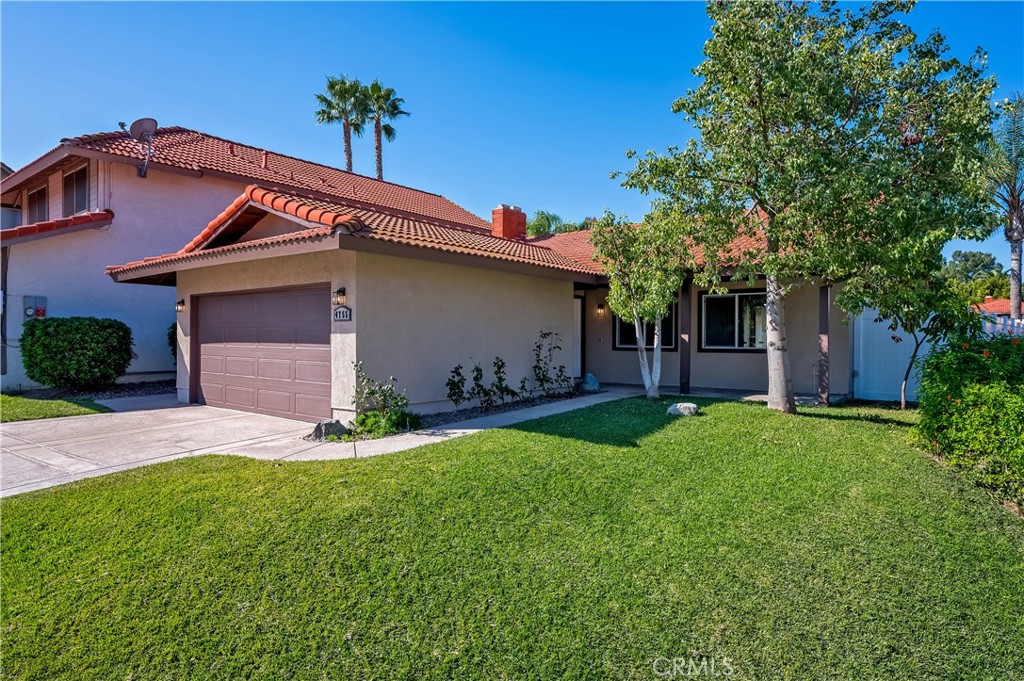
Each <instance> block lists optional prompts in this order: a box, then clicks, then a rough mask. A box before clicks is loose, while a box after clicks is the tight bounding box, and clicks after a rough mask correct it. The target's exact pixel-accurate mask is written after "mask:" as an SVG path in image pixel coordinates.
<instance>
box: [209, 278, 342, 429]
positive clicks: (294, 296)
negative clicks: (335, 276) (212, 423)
mask: <svg viewBox="0 0 1024 681" xmlns="http://www.w3.org/2000/svg"><path fill="white" fill-rule="evenodd" d="M197 304H198V310H197V320H198V325H199V328H198V329H196V337H197V338H198V339H199V343H200V351H199V355H200V367H199V379H200V386H199V393H200V394H199V398H200V400H202V401H205V403H206V404H210V405H212V406H223V407H228V408H234V409H242V410H246V411H258V412H262V413H267V414H273V415H275V416H286V417H290V418H298V419H303V420H310V421H316V420H319V419H321V418H329V417H330V414H331V404H330V402H331V351H330V310H331V306H330V290H329V288H328V287H325V286H324V287H317V288H311V289H303V290H297V291H296V290H292V291H271V292H259V291H257V292H253V293H247V294H241V295H224V296H208V297H205V296H204V297H201V298H199V299H198V303H197Z"/></svg>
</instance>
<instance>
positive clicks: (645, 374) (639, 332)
mask: <svg viewBox="0 0 1024 681" xmlns="http://www.w3.org/2000/svg"><path fill="white" fill-rule="evenodd" d="M633 326H634V327H635V328H636V352H637V355H638V356H639V358H640V377H641V378H642V379H643V381H644V390H645V391H646V392H647V397H651V392H652V391H653V392H654V396H655V397H657V395H658V386H657V385H656V384H652V383H651V368H650V365H648V364H647V348H645V347H644V322H643V320H642V319H640V317H638V316H635V315H634V317H633Z"/></svg>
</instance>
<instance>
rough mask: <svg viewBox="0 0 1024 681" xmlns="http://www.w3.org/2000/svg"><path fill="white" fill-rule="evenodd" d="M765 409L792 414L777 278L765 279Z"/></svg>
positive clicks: (782, 307)
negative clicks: (766, 376)
mask: <svg viewBox="0 0 1024 681" xmlns="http://www.w3.org/2000/svg"><path fill="white" fill-rule="evenodd" d="M767 279H768V306H767V307H768V309H767V313H768V330H767V341H768V408H769V409H775V410H777V411H781V412H784V413H786V414H795V413H796V399H795V398H794V396H793V378H792V374H791V373H790V369H789V346H788V343H787V340H786V311H785V307H786V305H785V293H784V292H783V290H782V286H781V285H780V284H779V280H778V278H777V277H774V276H769V277H768V278H767Z"/></svg>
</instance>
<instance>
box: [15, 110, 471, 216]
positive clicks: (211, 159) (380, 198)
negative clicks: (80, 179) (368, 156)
mask: <svg viewBox="0 0 1024 681" xmlns="http://www.w3.org/2000/svg"><path fill="white" fill-rule="evenodd" d="M62 147H71V148H73V149H82V150H88V151H90V152H99V153H102V154H109V155H112V156H120V157H124V158H128V159H137V160H142V158H143V151H142V148H141V146H140V144H139V143H138V142H136V141H135V140H134V139H132V138H131V137H130V136H129V135H128V133H126V132H105V133H99V134H95V135H83V136H81V137H74V138H71V139H68V140H62V145H61V147H57V148H56V149H54V150H53V151H51V152H49V153H53V152H56V151H59V150H61V149H62ZM44 157H45V155H44ZM44 157H40V159H42V158H44ZM37 160H38V159H37ZM33 163H34V162H33ZM151 163H154V164H162V165H165V166H170V167H174V168H181V169H186V170H192V171H200V172H202V171H205V172H213V173H220V174H223V175H229V176H232V177H236V178H240V179H242V180H245V181H249V182H256V183H259V184H260V185H262V186H266V187H275V188H276V187H284V188H288V189H297V190H302V191H306V192H317V193H319V194H325V195H327V196H328V197H329V198H338V199H341V200H344V201H347V202H350V203H354V204H358V205H362V206H363V207H366V208H374V207H378V206H379V207H383V208H387V209H390V210H395V211H401V212H403V213H408V214H410V215H411V216H416V217H424V218H429V219H432V220H443V221H446V222H450V223H454V224H458V225H462V226H465V227H470V228H475V229H479V230H486V231H488V232H489V231H490V223H489V222H487V221H486V220H484V219H483V218H481V217H478V216H476V215H473V214H472V213H470V212H469V211H467V210H466V209H464V208H462V207H461V206H458V205H456V204H455V203H453V202H451V201H449V200H448V199H446V198H444V197H443V196H440V195H439V194H432V193H430V192H425V191H422V190H419V189H413V188H411V187H405V186H403V185H399V184H394V183H392V182H384V181H381V180H376V179H373V178H369V177H365V176H363V175H357V174H355V173H349V172H346V171H344V170H340V169H338V168H332V167H330V166H325V165H322V164H319V163H313V162H311V161H304V160H302V159H298V158H295V157H292V156H285V155H284V154H278V153H275V152H272V151H267V150H265V149H260V148H259V147H253V146H249V145H247V144H240V143H239V142H233V141H231V140H226V139H222V138H220V137H214V136H213V135H207V134H206V133H202V132H197V131H195V130H189V129H187V128H181V127H168V128H159V129H158V130H157V131H156V133H155V134H154V136H153V157H152V161H151ZM31 165H33V164H29V166H31ZM26 168H27V167H26ZM19 173H20V171H19ZM19 173H15V174H14V175H12V176H11V177H9V178H7V181H5V182H4V185H5V190H6V189H7V187H10V186H13V185H14V184H16V183H17V182H20V181H21V179H22V178H19V177H18V175H19Z"/></svg>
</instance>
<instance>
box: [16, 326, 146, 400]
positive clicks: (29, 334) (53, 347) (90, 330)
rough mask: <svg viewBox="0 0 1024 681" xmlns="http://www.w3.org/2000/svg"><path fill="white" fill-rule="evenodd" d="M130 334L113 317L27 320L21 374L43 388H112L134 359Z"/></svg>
mask: <svg viewBox="0 0 1024 681" xmlns="http://www.w3.org/2000/svg"><path fill="white" fill-rule="evenodd" d="M133 345H134V343H133V340H132V330H131V329H130V328H129V327H128V325H127V324H125V323H124V322H121V321H118V320H116V319H101V318H97V317H45V318H39V319H30V320H28V321H27V322H26V323H25V327H24V331H23V333H22V335H21V358H22V363H23V364H24V366H25V374H26V375H27V376H28V377H29V378H30V379H32V380H33V381H35V382H36V383H39V384H41V385H45V386H47V387H50V388H61V389H66V390H86V389H92V388H102V387H105V386H108V385H110V384H111V383H113V382H114V381H116V380H117V379H118V378H120V377H121V376H123V375H124V374H125V372H127V371H128V365H129V364H131V362H132V360H133V359H135V357H136V355H135V352H134V350H133Z"/></svg>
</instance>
